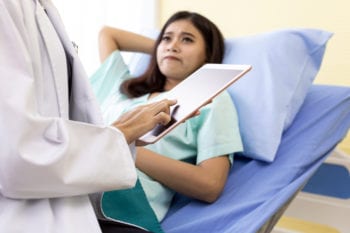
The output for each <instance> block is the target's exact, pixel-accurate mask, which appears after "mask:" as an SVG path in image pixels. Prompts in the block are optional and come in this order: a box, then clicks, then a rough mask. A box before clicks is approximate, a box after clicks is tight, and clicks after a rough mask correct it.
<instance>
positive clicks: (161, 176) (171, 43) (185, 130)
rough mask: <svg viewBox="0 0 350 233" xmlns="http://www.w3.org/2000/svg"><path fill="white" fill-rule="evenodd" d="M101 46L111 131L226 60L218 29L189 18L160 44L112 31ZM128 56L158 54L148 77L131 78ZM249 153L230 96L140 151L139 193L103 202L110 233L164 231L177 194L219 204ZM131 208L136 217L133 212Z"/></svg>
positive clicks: (98, 79)
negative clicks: (235, 166) (239, 159)
mask: <svg viewBox="0 0 350 233" xmlns="http://www.w3.org/2000/svg"><path fill="white" fill-rule="evenodd" d="M99 46H100V58H101V61H102V62H103V64H102V65H101V67H100V68H99V70H98V71H97V72H96V73H95V74H94V75H93V76H92V77H91V84H92V86H93V88H94V91H95V93H96V95H97V98H98V100H99V101H100V104H101V107H102V111H103V114H104V119H105V122H106V124H109V123H111V122H113V121H114V120H115V119H117V118H118V117H119V116H120V115H121V114H122V113H123V112H126V111H128V110H130V109H132V108H134V107H136V106H138V105H142V104H146V103H148V102H150V101H155V100H157V99H161V98H162V94H164V93H165V92H167V91H169V90H171V89H172V88H173V87H175V86H176V85H177V84H178V83H180V82H181V81H182V80H184V79H185V78H186V77H187V76H188V75H190V74H191V73H192V72H194V71H195V70H196V69H197V68H199V67H200V66H202V65H203V64H204V63H221V62H222V59H223V55H224V41H223V37H222V34H221V32H220V31H219V30H218V28H217V27H216V26H215V25H214V24H213V23H212V22H211V21H209V20H208V19H207V18H205V17H203V16H201V15H199V14H197V13H191V12H185V11H182V12H177V13H175V14H174V15H173V16H172V17H170V18H169V20H168V21H167V22H166V23H165V25H164V27H163V28H162V30H161V31H160V34H159V37H158V38H157V40H156V41H154V40H153V39H150V38H146V37H144V36H141V35H137V34H134V33H131V32H127V31H123V30H119V29H116V28H111V27H105V28H103V29H102V30H101V32H100V38H99ZM120 51H133V52H143V53H149V54H151V62H150V64H149V66H148V68H147V70H146V72H145V73H144V74H143V75H141V76H140V77H130V73H129V70H128V67H127V65H126V64H125V63H124V61H123V58H122V57H121V55H120ZM193 94H194V95H195V88H194V90H193ZM241 150H242V143H241V138H240V133H239V128H238V119H237V114H236V110H235V107H234V105H233V103H232V100H231V98H230V96H229V95H228V93H226V92H224V93H223V94H221V95H219V96H218V97H216V98H215V99H214V100H213V101H212V103H210V104H208V105H206V106H205V107H203V108H202V109H201V111H200V114H199V115H198V116H194V117H193V118H191V119H189V120H187V121H186V122H184V123H183V124H181V125H180V126H178V127H177V128H175V129H174V130H173V131H172V132H170V133H169V134H168V135H166V136H165V137H164V138H163V139H161V140H160V141H158V142H157V143H155V144H153V145H148V146H145V147H137V156H136V167H137V168H138V171H139V173H138V174H139V182H138V183H137V185H136V187H135V188H134V189H132V190H122V191H112V192H106V193H104V194H103V195H102V196H100V197H96V196H95V198H97V200H95V203H96V204H97V207H96V208H97V214H98V217H99V221H100V225H101V228H102V230H103V231H104V232H107V229H111V230H114V231H115V232H117V230H118V229H123V230H124V228H122V227H127V226H124V225H123V224H120V223H116V222H115V220H121V221H123V222H129V223H132V224H134V225H138V226H141V227H142V228H146V229H148V230H150V231H153V232H162V230H161V228H160V225H159V224H158V222H159V221H161V220H162V219H163V218H164V216H165V214H166V213H167V210H168V208H169V206H170V203H171V200H172V197H173V195H174V193H175V192H179V193H182V194H184V195H187V196H189V197H192V198H196V199H199V200H202V201H204V202H208V203H211V202H214V201H215V200H216V199H217V198H218V197H219V196H220V193H221V192H222V190H223V187H224V185H225V182H226V179H227V176H228V172H229V169H230V165H231V163H232V154H233V153H234V152H237V151H241ZM99 204H101V206H99ZM131 206H133V207H131ZM141 206H142V207H141ZM130 209H132V211H134V212H133V213H130V212H129V213H128V212H127V211H126V210H130ZM145 210H147V211H145ZM135 215H138V216H135ZM152 218H153V219H152ZM145 219H148V220H145ZM149 219H151V220H149ZM142 221H144V222H146V223H142ZM151 222H153V223H154V224H153V225H152V224H151ZM150 225H152V226H150ZM131 228H132V227H131ZM138 231H140V232H144V231H143V230H141V229H137V228H132V232H138Z"/></svg>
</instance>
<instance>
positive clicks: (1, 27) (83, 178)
mask: <svg viewBox="0 0 350 233" xmlns="http://www.w3.org/2000/svg"><path fill="white" fill-rule="evenodd" d="M2 4H3V2H2V1H0V31H1V33H0V51H1V52H0V193H1V194H2V195H3V196H6V197H9V198H25V199H28V198H53V197H62V196H73V195H82V194H87V193H94V192H100V191H106V190H113V189H120V188H127V187H132V186H133V185H134V184H135V181H136V171H135V165H134V161H133V159H132V155H131V152H130V148H129V146H128V144H127V142H126V141H125V139H124V136H123V134H122V133H121V132H120V131H118V130H116V129H114V128H111V127H104V126H95V125H91V124H87V123H83V122H78V121H71V120H68V119H64V118H61V117H56V116H51V117H48V116H43V115H41V114H40V113H39V111H38V101H37V95H36V93H37V88H38V85H37V83H36V82H38V80H36V78H35V77H34V75H33V74H34V72H33V63H35V62H40V61H35V60H32V58H31V56H30V53H29V52H28V49H27V47H28V45H27V44H26V42H25V38H24V37H25V33H24V32H23V31H22V33H21V30H19V29H16V27H15V26H16V25H15V24H14V23H13V24H12V21H13V20H14V18H13V17H10V14H9V13H8V12H7V11H6V9H4V7H3V6H1V5H2ZM19 20H21V19H19ZM52 104H57V103H52Z"/></svg>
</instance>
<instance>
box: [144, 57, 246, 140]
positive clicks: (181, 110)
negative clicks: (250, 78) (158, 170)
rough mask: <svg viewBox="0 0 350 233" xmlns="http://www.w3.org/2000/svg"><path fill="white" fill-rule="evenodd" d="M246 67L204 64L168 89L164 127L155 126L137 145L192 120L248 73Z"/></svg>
mask: <svg viewBox="0 0 350 233" xmlns="http://www.w3.org/2000/svg"><path fill="white" fill-rule="evenodd" d="M251 68H252V67H251V66H250V65H236V64H205V65H203V66H202V67H200V68H199V69H198V70H196V71H195V72H194V73H192V74H191V75H190V76H188V77H187V78H186V79H185V80H183V81H182V82H181V83H179V84H178V85H177V86H176V87H174V88H173V89H171V90H170V91H169V92H168V93H166V95H165V96H164V98H167V99H176V100H177V104H176V105H175V106H172V107H171V109H170V111H171V112H170V113H171V116H172V120H171V122H170V123H169V124H167V125H165V126H164V125H158V126H156V127H155V128H154V129H153V130H151V131H150V132H148V133H146V134H145V135H143V136H142V137H141V138H139V141H140V142H141V144H144V145H147V144H151V143H155V142H157V141H158V140H159V139H160V138H162V137H163V136H164V135H166V134H167V133H169V132H170V131H171V130H172V129H174V128H175V127H176V126H177V125H179V124H180V123H182V122H184V121H185V120H186V119H188V118H189V117H191V116H193V114H195V113H196V112H197V111H198V110H199V109H200V108H201V107H203V106H204V105H205V104H207V103H209V102H210V101H211V100H212V99H213V98H214V97H215V96H217V95H218V94H220V93H221V92H222V91H223V90H225V89H226V88H228V87H229V86H230V85H231V84H233V83H234V82H235V81H237V80H238V79H240V78H241V77H242V76H243V75H244V74H246V73H247V72H248V71H249V70H251Z"/></svg>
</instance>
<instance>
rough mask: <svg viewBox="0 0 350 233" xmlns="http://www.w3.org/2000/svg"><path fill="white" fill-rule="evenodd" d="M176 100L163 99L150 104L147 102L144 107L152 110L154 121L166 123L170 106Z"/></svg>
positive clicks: (168, 118) (169, 117) (168, 119)
mask: <svg viewBox="0 0 350 233" xmlns="http://www.w3.org/2000/svg"><path fill="white" fill-rule="evenodd" d="M176 102H177V101H176V100H168V99H164V100H161V101H158V102H155V103H152V104H148V105H146V106H145V107H148V108H149V111H151V112H152V115H153V116H154V119H155V120H156V123H160V124H164V125H165V124H167V123H169V121H170V119H171V116H170V115H169V114H170V106H173V105H175V104H176Z"/></svg>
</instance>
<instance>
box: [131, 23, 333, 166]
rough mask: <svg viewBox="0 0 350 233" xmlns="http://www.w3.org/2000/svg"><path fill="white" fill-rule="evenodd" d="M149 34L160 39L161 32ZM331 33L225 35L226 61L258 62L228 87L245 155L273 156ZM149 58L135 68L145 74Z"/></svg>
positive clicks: (138, 57)
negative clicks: (238, 123)
mask: <svg viewBox="0 0 350 233" xmlns="http://www.w3.org/2000/svg"><path fill="white" fill-rule="evenodd" d="M145 34H146V35H148V36H151V37H153V38H155V37H156V36H157V34H158V32H156V31H149V32H147V33H145ZM331 36H332V33H330V32H327V31H323V30H318V29H284V30H276V31H271V32H267V33H261V34H257V35H251V36H244V37H238V38H231V39H226V40H225V43H226V50H225V57H224V62H223V63H235V64H251V65H252V66H253V69H252V70H251V71H250V72H249V73H248V74H246V75H245V76H244V77H243V78H241V79H240V80H239V81H237V82H236V83H235V84H233V85H232V86H231V87H229V89H228V91H229V93H230V95H231V97H232V99H233V100H234V102H235V105H236V108H237V111H238V115H239V120H240V130H241V135H242V140H243V145H244V155H245V156H247V157H250V158H253V159H259V160H263V161H266V162H271V161H273V160H274V158H275V155H276V152H277V149H278V146H279V144H280V141H281V138H282V134H283V132H284V130H286V129H287V128H288V127H289V125H290V124H291V123H292V121H293V119H294V117H295V115H296V114H297V112H298V111H299V108H300V106H301V105H302V103H303V101H304V98H305V96H306V93H307V91H308V89H309V87H310V85H311V84H312V82H313V80H314V79H315V77H316V74H317V73H318V70H319V68H320V65H321V62H322V59H323V55H324V52H325V46H326V43H327V41H328V40H329V39H330V38H331ZM149 59H150V57H149V56H148V55H145V54H135V55H134V56H133V57H132V59H131V60H130V63H129V67H130V71H131V73H132V74H133V75H138V74H141V73H142V72H143V71H144V70H145V68H146V67H147V64H148V62H149Z"/></svg>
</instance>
